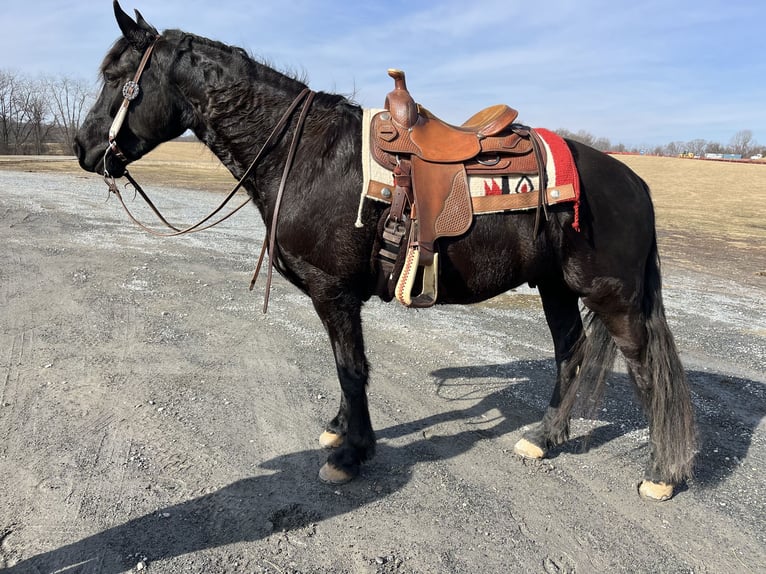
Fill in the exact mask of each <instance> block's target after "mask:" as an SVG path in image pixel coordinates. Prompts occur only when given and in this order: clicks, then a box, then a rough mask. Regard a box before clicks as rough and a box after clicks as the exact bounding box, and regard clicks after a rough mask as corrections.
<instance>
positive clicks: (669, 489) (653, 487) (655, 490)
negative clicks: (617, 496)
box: [638, 480, 673, 502]
mask: <svg viewBox="0 0 766 574" xmlns="http://www.w3.org/2000/svg"><path fill="white" fill-rule="evenodd" d="M638 494H640V495H641V498H645V499H647V500H655V501H657V502H662V501H664V500H670V499H671V498H673V485H672V484H668V483H667V482H652V481H650V480H644V481H643V482H642V483H641V484H640V485H639V486H638Z"/></svg>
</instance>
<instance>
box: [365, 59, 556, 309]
mask: <svg viewBox="0 0 766 574" xmlns="http://www.w3.org/2000/svg"><path fill="white" fill-rule="evenodd" d="M388 74H389V76H391V77H392V78H393V79H394V89H393V90H392V91H391V92H389V94H388V95H387V96H386V101H385V105H384V107H385V110H384V111H381V112H379V113H377V114H376V115H375V116H373V118H372V123H371V125H370V139H371V142H370V149H371V153H372V155H373V158H374V159H375V161H377V162H378V163H379V164H380V165H382V166H383V167H385V168H386V169H388V170H389V171H392V172H393V179H394V185H395V187H394V191H393V197H392V198H391V209H390V211H389V212H388V213H387V214H386V215H385V216H384V221H383V222H382V242H381V249H380V251H379V252H378V254H377V259H378V262H379V264H380V268H381V277H382V280H383V281H385V282H386V283H387V286H386V287H387V290H388V292H389V294H393V295H394V296H396V298H397V299H398V300H399V301H400V302H401V303H402V304H404V305H406V306H408V307H430V306H431V305H433V304H434V303H435V302H436V298H437V295H438V257H439V254H438V251H437V246H436V240H437V239H438V238H440V237H454V236H458V235H462V234H464V233H466V232H467V231H468V229H469V228H470V226H471V223H472V221H473V210H472V203H471V193H470V188H469V183H468V176H469V175H481V176H486V177H492V176H499V175H504V174H508V173H514V174H525V175H530V176H531V175H539V178H540V188H541V189H542V190H545V188H546V185H545V153H544V152H543V151H542V150H543V147H542V144H541V142H540V140H539V137H538V136H537V135H536V134H535V133H534V131H533V130H532V129H531V128H528V127H526V126H523V125H520V124H517V123H514V122H515V121H516V118H517V116H518V112H517V111H516V110H514V109H513V108H510V107H508V106H506V105H504V104H500V105H495V106H490V107H488V108H486V109H484V110H481V111H480V112H478V113H476V114H474V115H473V116H472V117H471V118H469V119H468V120H467V121H466V122H464V123H463V124H462V125H460V126H454V125H450V124H448V123H446V122H444V121H442V120H440V119H439V118H437V117H436V116H435V115H433V114H432V113H431V112H429V111H428V110H427V109H425V108H424V107H423V106H421V105H419V104H417V103H416V102H415V100H414V99H413V98H412V96H411V95H410V93H409V92H408V91H407V85H406V82H405V77H404V72H403V71H401V70H389V71H388ZM544 198H545V193H540V194H539V200H538V202H539V204H538V222H539V215H540V210H541V209H542V210H544V209H545V199H544ZM535 227H536V230H535V233H536V232H537V225H536V226H535ZM405 237H406V238H407V250H406V253H405V254H402V253H401V252H400V251H401V250H400V247H401V245H402V243H403V240H404V238H405ZM419 271H420V273H421V274H422V288H421V290H420V292H419V293H418V294H416V295H413V294H412V288H413V285H414V282H415V277H416V276H417V275H418V273H419Z"/></svg>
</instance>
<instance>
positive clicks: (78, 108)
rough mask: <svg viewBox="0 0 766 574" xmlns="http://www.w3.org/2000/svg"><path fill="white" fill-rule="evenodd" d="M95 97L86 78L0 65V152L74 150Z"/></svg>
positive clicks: (21, 152) (63, 151)
mask: <svg viewBox="0 0 766 574" xmlns="http://www.w3.org/2000/svg"><path fill="white" fill-rule="evenodd" d="M94 98H95V87H94V86H92V85H91V84H90V83H89V82H86V81H85V80H81V79H76V78H71V77H68V76H63V75H61V76H57V77H53V76H40V77H30V76H26V75H23V74H18V73H15V72H12V71H9V70H2V69H0V154H10V155H16V154H35V155H42V154H48V153H59V154H67V155H69V154H71V153H72V143H73V141H74V136H75V133H76V132H77V128H78V127H79V126H80V124H81V123H82V120H84V119H85V114H86V113H87V111H88V109H89V108H90V106H91V104H92V103H93V101H94Z"/></svg>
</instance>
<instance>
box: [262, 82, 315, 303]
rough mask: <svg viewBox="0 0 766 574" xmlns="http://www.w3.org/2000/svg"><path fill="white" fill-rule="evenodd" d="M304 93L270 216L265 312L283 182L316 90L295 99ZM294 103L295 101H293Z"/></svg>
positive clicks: (308, 91) (283, 189) (269, 289)
mask: <svg viewBox="0 0 766 574" xmlns="http://www.w3.org/2000/svg"><path fill="white" fill-rule="evenodd" d="M305 94H308V97H307V98H306V101H305V102H304V104H303V109H301V114H300V116H298V123H297V124H296V125H295V131H294V132H293V139H292V141H291V142H290V150H289V151H288V153H287V160H286V161H285V167H284V170H283V171H282V180H281V181H280V182H279V190H278V191H277V198H276V201H275V204H274V214H273V216H272V218H271V226H270V229H269V266H268V269H267V274H266V293H265V294H264V297H263V312H264V313H266V312H267V311H268V310H269V293H270V292H271V277H272V274H273V268H274V258H275V257H276V254H275V253H274V251H275V248H276V238H277V223H278V222H279V208H280V206H281V205H282V196H283V195H284V191H285V183H286V182H287V175H288V174H289V173H290V167H292V164H293V158H294V157H295V150H296V149H297V148H298V140H299V139H300V135H301V132H302V131H303V124H304V123H305V121H306V116H307V115H308V110H309V107H310V106H311V102H312V101H313V100H314V96H316V92H312V91H311V90H309V89H308V88H306V89H305V90H304V91H303V92H301V94H300V95H299V96H298V97H297V98H296V101H300V99H302V98H303V96H304V95H305ZM293 104H294V105H295V102H293ZM291 107H292V106H291ZM265 245H266V242H265V240H264V243H263V247H261V255H260V257H259V258H258V265H257V266H256V268H255V272H254V273H253V278H252V279H251V280H250V290H252V289H253V286H254V285H255V281H256V279H257V278H258V273H259V272H260V270H261V264H262V263H263V257H264V255H265V249H264V247H265Z"/></svg>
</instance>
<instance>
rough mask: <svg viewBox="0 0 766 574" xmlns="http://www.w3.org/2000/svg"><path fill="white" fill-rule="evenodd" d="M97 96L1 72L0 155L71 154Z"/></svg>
mask: <svg viewBox="0 0 766 574" xmlns="http://www.w3.org/2000/svg"><path fill="white" fill-rule="evenodd" d="M95 96H96V86H94V85H92V84H91V83H90V82H86V81H85V80H82V79H78V78H71V77H69V76H65V75H60V76H57V77H50V76H41V77H30V76H26V75H24V74H19V73H15V72H12V71H10V70H3V69H0V154H2V155H8V154H10V155H16V154H35V155H42V154H65V155H69V154H71V153H72V151H71V150H72V143H73V140H74V136H75V133H76V132H77V129H78V128H79V127H80V124H81V123H82V121H83V120H84V119H85V114H86V113H87V111H88V109H90V106H91V105H92V103H93V102H94V100H95ZM556 133H558V134H559V135H561V136H563V137H567V138H570V139H573V140H577V141H580V142H582V143H584V144H587V145H590V146H591V147H594V148H596V149H598V150H601V151H616V152H633V153H647V154H653V155H666V156H678V155H680V154H693V155H697V156H704V155H705V154H706V153H733V154H740V155H741V156H742V157H743V158H747V157H750V156H752V155H754V154H757V153H761V154H763V155H764V156H766V146H763V145H759V144H758V143H757V142H756V141H755V140H754V139H753V132H752V131H751V130H741V131H738V132H737V133H735V134H734V136H732V138H731V140H730V141H729V143H728V144H727V145H724V144H721V143H719V142H713V141H707V140H704V139H695V140H691V141H688V142H683V141H673V142H670V143H667V144H665V145H661V146H654V147H647V146H641V147H637V146H634V147H628V146H625V145H623V144H622V143H617V144H614V143H612V142H611V141H610V140H609V139H608V138H605V137H596V136H594V135H593V134H591V133H589V132H587V131H585V130H580V131H578V132H572V131H569V130H567V129H558V130H556Z"/></svg>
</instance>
